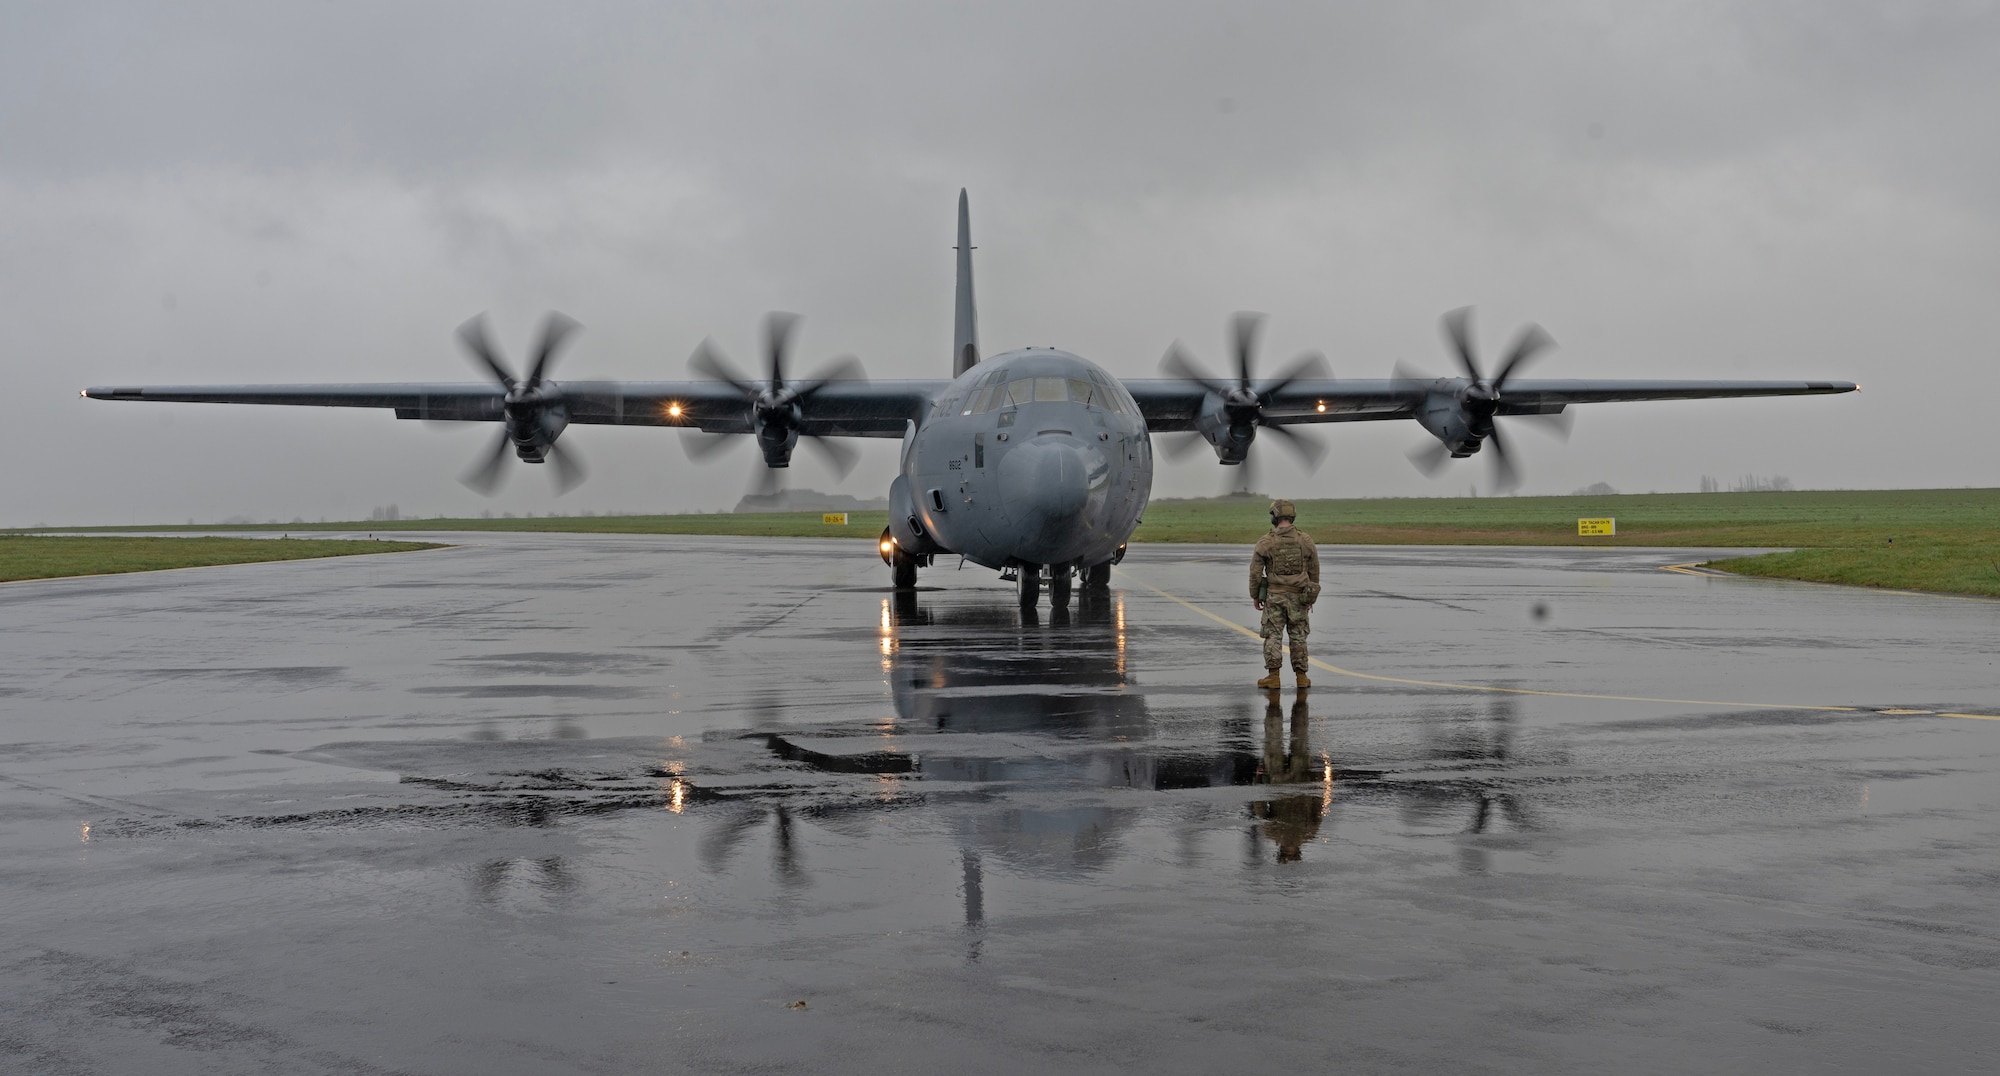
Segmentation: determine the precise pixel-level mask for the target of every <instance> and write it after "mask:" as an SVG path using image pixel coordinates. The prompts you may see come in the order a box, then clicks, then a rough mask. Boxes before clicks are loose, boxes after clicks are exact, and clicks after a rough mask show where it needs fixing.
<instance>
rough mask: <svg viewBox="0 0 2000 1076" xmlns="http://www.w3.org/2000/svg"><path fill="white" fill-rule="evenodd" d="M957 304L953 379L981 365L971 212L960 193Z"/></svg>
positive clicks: (954, 326) (960, 191)
mask: <svg viewBox="0 0 2000 1076" xmlns="http://www.w3.org/2000/svg"><path fill="white" fill-rule="evenodd" d="M957 250H958V303H957V308H956V312H955V316H954V317H953V319H952V341H951V376H953V377H957V376H958V375H960V374H962V373H964V372H966V371H967V370H970V369H972V368H973V367H974V366H976V365H978V363H979V311H978V310H977V309H975V308H974V306H973V302H972V213H971V211H970V210H969V209H968V208H966V200H965V188H963V187H961V188H959V191H958V247H957Z"/></svg>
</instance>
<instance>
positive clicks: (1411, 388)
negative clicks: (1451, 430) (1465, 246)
mask: <svg viewBox="0 0 2000 1076" xmlns="http://www.w3.org/2000/svg"><path fill="white" fill-rule="evenodd" d="M1123 384H1124V386H1125V388H1126V390H1127V391H1129V392H1131V394H1132V397H1133V399H1134V400H1136V401H1137V402H1138V404H1139V410H1140V412H1141V413H1142V414H1144V415H1145V417H1146V425H1147V427H1148V428H1150V429H1152V430H1153V431H1154V432H1157V433H1174V432H1179V431H1186V430H1192V429H1194V428H1195V426H1194V422H1195V419H1196V417H1197V416H1198V415H1199V414H1200V411H1201V407H1202V403H1203V400H1204V399H1205V398H1206V396H1207V394H1208V393H1207V390H1206V389H1204V388H1203V387H1202V386H1201V385H1198V384H1195V383H1194V382H1190V381H1184V380H1180V379H1176V378H1151V379H1133V380H1129V381H1125V382H1123ZM1471 384H1472V382H1471V381H1470V380H1469V379H1467V378H1463V377H1441V378H1435V379H1429V380H1416V379H1403V378H1382V379H1372V380H1371V379H1351V380H1350V379H1344V378H1313V379H1301V380H1297V381H1293V382H1291V383H1290V384H1287V385H1285V386H1283V387H1282V388H1280V389H1278V390H1277V391H1276V392H1272V393H1268V394H1266V396H1265V399H1264V407H1263V421H1265V422H1267V423H1275V424H1279V425H1289V424H1294V423H1308V422H1368V421H1375V420H1380V419H1392V418H1409V417H1411V416H1413V415H1414V414H1415V413H1416V411H1417V409H1418V407H1419V406H1420V405H1422V403H1423V402H1424V400H1425V399H1426V398H1429V397H1432V396H1444V397H1447V398H1450V397H1456V396H1457V395H1459V394H1460V393H1461V392H1463V391H1464V390H1465V389H1467V388H1469V387H1470V386H1471ZM1857 387H1858V386H1856V385H1855V384H1854V383H1853V382H1850V381H1657V380H1643V381H1641V380H1630V381H1626V380H1619V381H1613V380H1594V379H1575V380H1548V379H1541V380H1531V379H1528V378H1516V379H1512V380H1509V381H1508V382H1507V383H1506V395H1505V399H1504V402H1503V403H1501V405H1500V407H1499V408H1498V410H1497V412H1496V413H1497V414H1501V415H1536V414H1544V415H1545V414H1556V413H1559V412H1561V411H1562V410H1563V409H1564V408H1565V407H1567V406H1568V405H1570V404H1582V403H1629V402H1636V401H1641V400H1707V399H1718V398H1723V397H1735V396H1812V395H1821V394H1826V393H1835V392H1853V391H1855V389H1856V388H1857Z"/></svg>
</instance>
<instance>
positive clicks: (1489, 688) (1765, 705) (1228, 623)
mask: <svg viewBox="0 0 2000 1076" xmlns="http://www.w3.org/2000/svg"><path fill="white" fill-rule="evenodd" d="M1116 571H1117V572H1118V574H1119V575H1120V576H1122V577H1124V578H1125V579H1128V580H1130V581H1132V582H1134V583H1137V584H1139V585H1140V586H1142V587H1145V588H1146V589H1147V590H1150V591H1152V592H1153V593H1155V594H1158V595H1159V596H1160V597H1162V598H1165V599H1167V600H1168V601H1171V602H1175V603H1178V604H1180V605H1184V606H1186V607H1187V608H1189V609H1192V610H1194V611H1195V612H1197V613H1200V614H1201V615H1202V616H1205V617H1207V618H1208V619H1210V620H1213V621H1215V622H1216V623H1217V624H1220V625H1222V626H1223V627H1225V628H1231V629H1233V630H1235V631H1239V632H1242V633H1243V634H1244V635H1247V636H1249V637H1250V638H1252V639H1262V638H1263V636H1262V635H1261V634H1259V633H1258V632H1256V631H1253V630H1251V629H1250V628H1247V627H1245V626H1243V625H1242V624H1238V623H1237V622H1236V621H1234V620H1231V619H1229V618H1228V617H1225V616H1222V615H1221V614H1219V613H1215V612H1211V611H1209V610H1207V609H1204V608H1202V607H1201V606H1199V605H1196V604H1195V603H1193V602H1191V601H1188V600H1187V599H1186V598H1183V597H1181V596H1180V595H1178V594H1171V593H1168V592H1167V591H1164V590H1161V589H1160V588H1159V587H1156V586H1154V585H1153V584H1151V583H1148V582H1146V581H1145V580H1143V579H1139V578H1135V577H1134V576H1133V575H1132V573H1131V572H1129V571H1127V570H1125V569H1124V568H1118V569H1116ZM1690 574H1694V573H1690ZM1245 600H1248V599H1245ZM1307 660H1309V661H1310V662H1311V663H1312V665H1313V667H1314V668H1317V669H1324V670H1326V671H1327V672H1330V673H1332V674H1334V675H1335V676H1346V677H1351V678H1353V679H1355V680H1372V681H1375V682H1376V683H1382V684H1406V685H1409V686H1411V687H1441V688H1449V689H1451V690H1453V691H1484V692H1487V693H1489V694H1494V695H1540V696H1544V697H1547V698H1557V699H1597V700H1600V701H1604V702H1659V703H1667V704H1669V705H1674V706H1717V707H1722V708H1724V709H1729V710H1820V711H1826V712H1829V713H1843V714H1859V713H1881V714H1890V715H1896V716H1908V715H1919V714H1924V715H1931V716H1935V717H1962V718H1969V719H1971V720H1974V721H2000V714H1954V713H1944V712H1940V711H1934V710H1902V709H1896V710H1869V709H1868V708H1866V707H1862V706H1814V705H1804V706H1802V705H1798V704H1795V703H1788V702H1723V701H1719V700H1716V699H1661V698H1653V697H1651V696H1648V695H1595V694H1591V693H1588V692H1582V691H1541V690H1537V689H1535V688H1527V687H1497V686H1495V685H1492V684H1456V683H1452V682H1450V681H1447V680H1412V679H1410V678H1408V677H1402V676H1381V675H1378V674H1376V673H1365V672H1356V671H1355V670H1353V669H1343V668H1341V667H1340V666H1338V665H1329V664H1327V663H1326V662H1324V661H1321V660H1320V659H1318V658H1309V659H1307Z"/></svg>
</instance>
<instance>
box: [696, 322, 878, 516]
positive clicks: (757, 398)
mask: <svg viewBox="0 0 2000 1076" xmlns="http://www.w3.org/2000/svg"><path fill="white" fill-rule="evenodd" d="M798 321H799V318H798V315H796V314H785V313H778V312H774V313H772V314H770V315H768V316H767V317H766V318H765V319H764V344H765V347H764V350H765V357H766V359H767V360H768V364H769V369H770V376H769V378H767V379H766V380H764V381H761V382H759V381H753V380H751V379H750V378H749V377H747V376H745V375H744V374H743V372H742V371H741V370H739V369H737V368H736V366H735V365H733V364H732V363H730V361H729V360H728V359H727V358H725V357H723V355H722V353H721V352H720V351H719V350H717V349H716V347H715V344H714V343H713V342H712V341H708V340H704V341H702V343H701V346H700V347H697V348H696V349H695V352H694V355H693V357H692V358H690V359H689V360H688V366H689V368H690V369H692V370H693V371H694V372H695V373H697V374H700V375H701V376H703V377H708V378H713V379H715V380H717V381H722V382H726V383H727V384H728V385H729V386H730V387H731V388H734V389H735V390H736V391H737V392H740V393H742V394H743V398H744V400H745V401H747V402H748V403H749V404H750V409H751V427H752V429H753V430H754V431H755V432H756V435H757V447H758V448H760V449H762V450H763V453H764V464H765V468H766V470H767V471H771V472H773V473H771V474H768V475H766V476H765V477H764V480H763V481H762V482H760V483H757V484H758V485H761V486H763V487H765V488H763V489H762V490H761V492H766V493H769V492H774V491H775V490H776V488H777V486H778V484H779V482H780V479H781V477H782V476H780V475H778V474H776V473H775V472H776V471H777V470H778V469H780V468H786V467H789V466H790V465H791V457H792V449H793V447H794V446H796V445H797V444H798V442H799V440H800V439H801V438H803V439H804V440H805V441H806V443H808V444H810V445H811V446H812V447H813V449H814V450H815V451H817V452H819V453H820V455H822V456H824V457H826V460H827V463H828V464H829V465H830V466H831V467H832V468H833V471H834V474H835V475H836V476H838V477H840V478H845V477H847V475H848V472H850V471H852V470H853V469H854V465H855V463H856V462H857V461H858V460H859V459H860V458H861V453H860V451H859V450H857V449H855V448H853V447H851V446H849V445H845V444H842V443H840V442H839V441H836V440H834V439H833V438H830V437H823V436H819V435H817V434H809V433H806V434H802V433H801V432H800V429H799V428H800V426H801V425H802V424H803V423H804V422H805V416H806V409H807V406H808V405H809V404H810V403H811V402H812V399H813V397H815V396H816V395H818V394H819V392H820V391H821V390H823V389H825V388H826V386H827V385H828V383H830V382H833V381H837V380H847V379H852V378H861V377H866V376H867V374H866V372H865V371H863V369H862V367H861V361H860V360H859V359H856V358H855V357H853V356H852V355H843V356H840V357H839V358H836V359H833V360H831V361H830V362H829V363H828V364H827V365H826V366H825V367H824V368H823V369H821V370H820V371H819V373H818V374H816V375H815V376H813V377H810V378H806V379H804V380H796V381H795V380H788V379H787V378H786V376H785V366H786V360H787V358H788V356H789V354H790V351H791V340H792V331H793V329H794V328H795V327H796V326H797V325H798ZM731 441H732V439H731V438H730V437H729V436H728V435H722V436H719V437H714V438H711V437H705V436H700V435H691V436H688V437H684V438H683V439H682V445H683V447H684V448H686V450H687V452H688V456H689V458H691V459H695V460H700V459H703V458H706V457H708V456H711V455H713V454H715V453H717V452H719V451H721V450H722V449H724V448H726V447H728V446H729V444H730V443H731Z"/></svg>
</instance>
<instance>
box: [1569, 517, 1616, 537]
mask: <svg viewBox="0 0 2000 1076" xmlns="http://www.w3.org/2000/svg"><path fill="white" fill-rule="evenodd" d="M1576 533H1577V534H1579V535H1584V536H1590V535H1606V534H1617V533H1618V521H1617V520H1615V519H1579V520H1577V521H1576Z"/></svg>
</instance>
